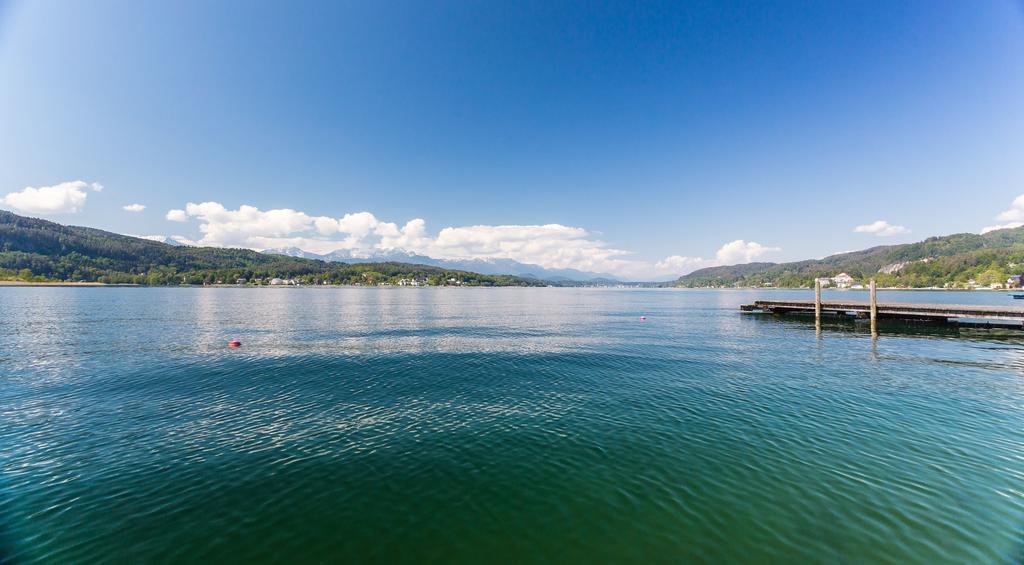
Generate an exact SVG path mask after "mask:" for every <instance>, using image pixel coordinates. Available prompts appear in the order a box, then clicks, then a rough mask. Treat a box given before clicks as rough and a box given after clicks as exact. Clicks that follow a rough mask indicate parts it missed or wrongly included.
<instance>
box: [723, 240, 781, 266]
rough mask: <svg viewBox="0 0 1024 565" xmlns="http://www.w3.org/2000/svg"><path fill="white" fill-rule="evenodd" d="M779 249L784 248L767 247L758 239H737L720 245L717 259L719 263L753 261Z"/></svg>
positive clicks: (733, 263) (734, 263) (730, 263)
mask: <svg viewBox="0 0 1024 565" xmlns="http://www.w3.org/2000/svg"><path fill="white" fill-rule="evenodd" d="M778 251H782V249H781V248H779V247H766V246H764V245H761V244H760V243H757V242H756V241H743V240H742V239H737V240H735V241H730V242H729V243H726V244H725V245H723V246H722V247H720V248H719V249H718V252H716V253H715V260H716V261H717V262H718V264H719V265H736V264H739V263H752V262H753V261H754V260H756V259H758V258H759V257H761V256H762V255H765V254H767V253H776V252H778Z"/></svg>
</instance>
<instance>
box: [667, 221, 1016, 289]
mask: <svg viewBox="0 0 1024 565" xmlns="http://www.w3.org/2000/svg"><path fill="white" fill-rule="evenodd" d="M1022 271H1024V228H1014V229H1005V230H998V231H992V232H989V233H986V234H983V235H978V234H973V233H958V234H953V235H948V236H942V237H930V238H928V239H926V240H924V241H920V242H917V243H907V244H902V245H882V246H878V247H872V248H870V249H865V250H863V251H852V252H848V253H838V254H836V255H831V256H829V257H825V258H824V259H819V260H806V261H796V262H792V263H747V264H744V265H730V266H723V267H709V268H706V269H700V270H697V271H694V272H692V273H690V274H688V275H684V276H682V277H680V278H679V279H678V280H677V281H676V282H675V284H674V286H685V287H706V286H737V285H738V286H760V285H774V286H784V287H798V286H810V285H813V284H814V279H815V278H817V277H831V276H835V275H837V274H839V273H841V272H845V273H847V274H849V275H850V276H852V277H854V278H855V279H859V280H867V279H869V278H874V279H876V280H877V281H878V283H879V284H881V285H883V286H890V287H907V288H918V287H932V286H952V287H966V286H970V283H971V281H974V283H975V284H977V285H981V286H988V285H990V284H999V283H1005V282H1006V279H1007V278H1008V276H1009V275H1019V274H1021V272H1022Z"/></svg>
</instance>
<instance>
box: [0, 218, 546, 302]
mask: <svg viewBox="0 0 1024 565" xmlns="http://www.w3.org/2000/svg"><path fill="white" fill-rule="evenodd" d="M275 277H277V278H282V279H294V280H296V281H298V282H300V283H303V284H360V285H376V284H394V283H396V282H397V281H399V280H401V279H412V278H415V279H420V280H424V279H425V280H426V281H427V284H432V285H447V284H460V285H465V286H541V285H543V284H544V283H542V282H540V281H537V280H533V279H526V278H522V277H513V276H507V275H482V274H478V273H471V272H466V271H457V270H448V269H443V268H440V267H431V266H427V265H411V264H407V263H366V264H347V263H330V262H324V261H318V260H313V259H301V258H296V257H287V256H284V255H270V254H263V253H258V252H256V251H252V250H248V249H222V248H215V247H187V246H173V245H168V244H166V243H159V242H156V241H149V240H146V239H140V238H137V237H130V236H125V235H119V234H115V233H110V232H106V231H102V230H97V229H93V228H85V227H77V226H64V225H61V224H57V223H54V222H49V221H46V220H39V219H35V218H26V217H23V216H18V215H16V214H12V213H10V212H5V211H0V280H18V281H26V282H53V281H67V282H75V281H86V282H101V283H108V284H141V285H202V284H235V283H236V282H238V281H239V280H240V279H245V283H246V284H253V283H267V282H268V281H269V279H271V278H275ZM451 279H454V281H452V280H451Z"/></svg>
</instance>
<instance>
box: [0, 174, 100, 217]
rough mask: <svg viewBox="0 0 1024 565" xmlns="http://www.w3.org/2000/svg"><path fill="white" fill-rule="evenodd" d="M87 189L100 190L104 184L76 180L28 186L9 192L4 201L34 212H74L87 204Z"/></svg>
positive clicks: (24, 210) (11, 205) (19, 208)
mask: <svg viewBox="0 0 1024 565" xmlns="http://www.w3.org/2000/svg"><path fill="white" fill-rule="evenodd" d="M86 190H92V191H93V192H100V191H101V190H103V185H101V184H99V183H97V182H94V183H87V182H85V181H80V180H76V181H68V182H62V183H60V184H55V185H53V186H41V187H39V188H35V187H31V186H26V187H25V188H24V189H23V190H22V191H21V192H11V193H9V194H7V196H4V197H3V200H2V202H3V203H4V204H6V205H8V206H10V207H12V208H16V209H18V210H21V211H23V212H30V213H34V214H73V213H75V212H79V211H81V210H82V208H83V207H84V206H85V201H86V199H87V198H88V196H89V193H88V192H86Z"/></svg>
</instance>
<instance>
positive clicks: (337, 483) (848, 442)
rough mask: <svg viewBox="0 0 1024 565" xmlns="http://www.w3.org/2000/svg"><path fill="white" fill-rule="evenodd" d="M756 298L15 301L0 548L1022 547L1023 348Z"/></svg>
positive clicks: (103, 294)
mask: <svg viewBox="0 0 1024 565" xmlns="http://www.w3.org/2000/svg"><path fill="white" fill-rule="evenodd" d="M770 296H789V297H794V298H810V297H811V293H810V292H809V291H803V292H792V291H790V292H787V291H772V292H754V291H681V290H612V289H513V288H507V289H468V288H462V289H460V288H434V289H398V288H393V289H372V288H368V289H358V288H349V289H336V288H329V289H170V288H168V289H158V288H117V289H113V288H0V324H2V325H0V424H2V425H0V472H2V473H0V562H5V561H6V560H10V561H11V562H14V563H21V562H35V561H42V562H55V563H83V562H97V561H112V562H138V561H159V562H174V563H181V562H211V561H234V562H272V561H278V562H284V561H286V562H328V561H333V562H337V561H361V562H379V563H394V562H445V563H447V562H488V563H490V562H510V563H511V562H548V563H550V562H569V561H572V562H580V563H588V562H618V563H628V562H633V563H643V562H650V561H663V562H666V561H676V562H678V561H682V560H691V561H728V562H747V563H763V562H768V561H776V562H778V561H785V562H800V563H808V562H849V563H858V562H888V563H946V562H948V563H963V562H970V563H1007V562H1018V561H1020V560H1022V559H1024V334H1021V333H1018V332H1007V331H984V330H972V331H964V332H962V334H963V335H958V332H957V331H956V330H948V329H947V330H942V329H934V330H933V329H924V328H907V327H894V328H888V327H883V329H882V332H881V334H880V336H879V337H878V339H877V340H873V339H872V338H871V336H870V333H869V332H868V331H867V328H866V327H865V326H864V324H862V323H845V324H843V323H835V324H833V323H826V324H825V325H824V328H823V330H822V331H821V332H820V334H818V333H816V332H815V328H814V325H813V323H807V322H806V321H802V320H780V319H771V318H764V317H757V316H750V315H742V314H740V313H739V312H738V311H737V306H738V305H739V304H741V303H744V302H749V301H751V300H753V299H754V298H755V297H770ZM843 296H846V297H855V298H864V297H866V295H864V294H860V295H857V294H856V293H850V294H846V295H843ZM880 298H881V299H882V300H886V299H890V300H891V299H899V300H921V301H931V302H939V301H943V302H958V303H979V302H981V303H997V304H1007V305H1013V304H1012V303H1013V301H1012V300H1009V299H1008V298H1007V296H1006V295H1005V294H1003V293H942V292H914V293H898V294H897V293H881V294H880ZM1022 306H1024V305H1022ZM641 315H643V316H646V317H647V319H646V320H644V321H641V320H640V316H641ZM230 339H240V340H241V341H242V342H243V346H242V347H241V348H238V349H229V348H227V347H226V346H225V344H226V342H227V341H228V340H230Z"/></svg>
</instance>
